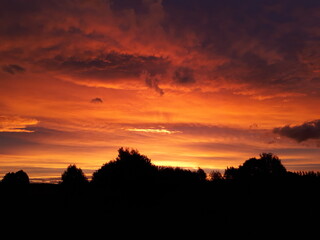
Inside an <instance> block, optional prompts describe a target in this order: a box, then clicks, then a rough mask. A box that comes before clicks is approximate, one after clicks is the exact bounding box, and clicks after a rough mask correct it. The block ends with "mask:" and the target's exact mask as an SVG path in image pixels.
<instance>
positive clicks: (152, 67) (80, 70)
mask: <svg viewBox="0 0 320 240" xmlns="http://www.w3.org/2000/svg"><path fill="white" fill-rule="evenodd" d="M84 55H87V56H82V57H80V56H76V55H75V56H71V57H65V56H63V55H57V56H55V57H53V58H48V59H41V60H39V61H38V64H39V65H41V66H42V67H44V68H46V69H48V70H54V71H59V72H64V73H66V74H68V75H77V76H78V77H79V78H81V77H93V78H98V79H103V80H107V79H108V78H109V79H114V78H132V77H139V76H140V75H141V73H142V72H143V71H148V72H149V73H150V74H151V75H156V74H160V75H161V74H164V73H165V72H166V71H167V68H168V66H169V64H170V63H169V61H168V59H166V58H162V57H155V56H152V55H149V56H146V55H137V54H125V53H119V52H115V51H112V52H109V53H107V54H102V55H101V54H99V55H98V56H96V53H95V52H86V53H84Z"/></svg>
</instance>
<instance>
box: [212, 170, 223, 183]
mask: <svg viewBox="0 0 320 240" xmlns="http://www.w3.org/2000/svg"><path fill="white" fill-rule="evenodd" d="M210 180H211V181H220V180H222V174H221V172H219V171H215V170H213V171H211V173H210Z"/></svg>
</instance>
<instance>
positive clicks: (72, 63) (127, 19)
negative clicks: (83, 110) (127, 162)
mask: <svg viewBox="0 0 320 240" xmlns="http://www.w3.org/2000/svg"><path fill="white" fill-rule="evenodd" d="M319 9H320V2H319V1H315V0H309V1H299V0H282V1H273V0H266V1H256V0H243V1H238V0H226V1H210V0H203V1H198V0H163V1H156V0H150V1H144V0H132V1H130V0H123V1H116V0H109V1H106V0H97V1H92V2H90V3H87V2H85V1H80V0H74V1H68V2H65V3H61V1H57V0H48V1H39V0H35V1H33V2H32V4H27V3H26V2H25V1H22V0H10V1H9V0H4V1H3V8H2V9H0V16H2V18H3V19H2V21H0V34H1V36H2V37H5V38H6V39H5V40H7V41H8V42H13V43H15V41H17V43H18V44H16V46H15V48H19V49H22V51H24V54H22V53H21V54H18V53H16V54H15V55H12V54H10V52H12V51H13V50H14V49H1V48H0V57H2V58H3V59H5V58H6V57H8V56H10V57H12V58H14V57H15V56H16V57H17V60H21V59H24V60H25V61H28V63H30V62H31V64H34V65H35V66H39V65H40V66H42V67H45V68H46V69H49V70H50V69H51V70H52V69H53V70H57V71H60V72H63V73H64V74H69V75H72V76H76V77H78V78H89V77H92V78H98V79H103V80H106V79H111V78H117V79H127V78H132V77H138V76H140V75H141V73H142V71H144V70H146V71H148V72H149V73H150V74H151V76H155V75H166V73H167V72H168V69H169V68H170V76H168V75H169V74H167V75H166V76H165V78H159V77H158V78H156V79H157V80H155V79H154V78H152V79H150V78H148V79H146V80H145V83H146V84H147V85H148V86H149V87H151V88H153V86H158V84H157V82H159V81H164V79H169V78H170V80H168V81H170V82H172V83H174V84H177V83H178V84H186V83H194V82H196V80H197V83H198V82H199V84H201V79H211V80H212V81H220V80H221V79H223V80H224V81H226V82H228V83H229V82H231V83H239V84H238V85H239V86H244V85H246V87H247V88H249V89H250V88H251V89H254V88H260V89H263V91H266V92H267V91H269V92H270V90H272V91H273V92H281V91H283V90H286V91H288V92H296V91H299V92H303V93H305V92H308V91H310V89H311V88H312V90H314V89H315V84H316V85H317V86H316V89H319V90H320V84H319V83H318V82H316V83H315V84H314V83H311V81H312V79H315V78H317V77H318V75H319V70H320V65H319V63H318V62H319V61H318V59H319V54H318V52H319V50H320V45H319V44H318V42H319V31H320V30H319V27H318V22H319V21H320V15H319V14H318V12H319ZM35 36H36V37H35ZM22 38H23V39H26V44H25V45H24V43H23V42H21V41H20V39H22ZM28 41H29V44H27V43H28ZM30 41H34V42H35V44H33V45H32V44H30ZM30 46H32V47H31V48H30ZM158 53H160V54H158ZM163 53H165V54H167V55H163V56H162V55H161V54H163ZM153 54H158V55H156V56H154V55H153ZM31 56H32V57H31ZM44 56H45V57H44ZM176 60H177V61H178V62H174V61H176ZM215 60H217V61H216V62H215ZM218 60H219V61H218ZM220 60H221V61H220ZM211 61H212V62H214V64H212V62H211ZM171 62H173V64H172V63H171ZM171 64H172V65H171ZM28 66H29V65H28ZM174 66H184V67H180V68H177V69H174ZM203 70H205V71H203ZM4 71H6V72H8V73H11V74H12V73H16V72H18V71H19V70H13V69H11V68H6V70H4ZM203 75H205V76H203ZM195 76H196V77H197V79H195ZM171 80H172V81H171ZM218 84H219V83H218ZM230 85H231V84H230ZM289 87H290V88H289ZM155 89H156V88H155ZM160 92H161V91H160Z"/></svg>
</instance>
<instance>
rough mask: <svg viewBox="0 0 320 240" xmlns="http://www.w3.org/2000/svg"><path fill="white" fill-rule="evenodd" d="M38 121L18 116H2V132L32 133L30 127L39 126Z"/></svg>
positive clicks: (0, 118)
mask: <svg viewBox="0 0 320 240" xmlns="http://www.w3.org/2000/svg"><path fill="white" fill-rule="evenodd" d="M38 123H39V121H38V120H36V119H29V118H22V117H18V116H0V132H25V133H31V132H34V131H33V130H28V129H27V128H28V127H29V126H33V125H37V124H38Z"/></svg>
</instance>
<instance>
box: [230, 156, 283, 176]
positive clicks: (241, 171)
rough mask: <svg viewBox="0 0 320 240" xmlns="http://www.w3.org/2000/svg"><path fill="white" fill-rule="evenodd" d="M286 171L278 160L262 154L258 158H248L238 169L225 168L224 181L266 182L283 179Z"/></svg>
mask: <svg viewBox="0 0 320 240" xmlns="http://www.w3.org/2000/svg"><path fill="white" fill-rule="evenodd" d="M286 174H287V170H286V169H285V167H284V166H283V165H282V163H281V161H280V159H279V158H278V157H277V156H276V155H273V154H272V153H262V154H260V158H259V159H257V158H250V159H248V160H247V161H245V162H244V163H243V165H240V166H239V168H234V167H231V168H227V169H226V171H225V178H226V179H242V180H244V179H246V180H250V179H255V180H267V179H275V178H281V177H285V176H286Z"/></svg>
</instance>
